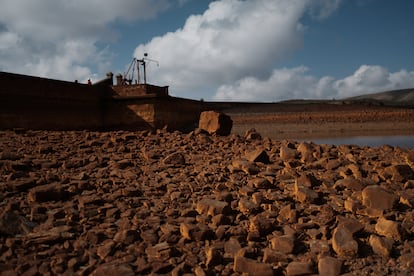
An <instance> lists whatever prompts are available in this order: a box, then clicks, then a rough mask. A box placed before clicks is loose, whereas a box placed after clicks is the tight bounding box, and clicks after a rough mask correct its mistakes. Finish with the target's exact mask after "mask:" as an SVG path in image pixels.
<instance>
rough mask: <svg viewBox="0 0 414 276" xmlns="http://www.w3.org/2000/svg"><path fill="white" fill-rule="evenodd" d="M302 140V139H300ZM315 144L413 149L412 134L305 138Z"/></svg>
mask: <svg viewBox="0 0 414 276" xmlns="http://www.w3.org/2000/svg"><path fill="white" fill-rule="evenodd" d="M302 141H303V140H302ZM305 141H308V142H309V141H311V142H314V143H315V144H328V145H337V146H339V145H357V146H361V147H362V146H368V147H380V146H383V145H389V146H393V147H401V148H410V149H414V136H405V135H402V136H355V137H335V138H323V139H306V140H305Z"/></svg>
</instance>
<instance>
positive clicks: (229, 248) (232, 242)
mask: <svg viewBox="0 0 414 276" xmlns="http://www.w3.org/2000/svg"><path fill="white" fill-rule="evenodd" d="M241 248H242V247H241V245H240V242H239V241H238V240H237V239H236V238H234V237H231V238H230V239H229V240H228V241H226V242H225V243H224V257H225V258H234V256H235V255H236V254H237V252H238V251H239V250H240V249H241Z"/></svg>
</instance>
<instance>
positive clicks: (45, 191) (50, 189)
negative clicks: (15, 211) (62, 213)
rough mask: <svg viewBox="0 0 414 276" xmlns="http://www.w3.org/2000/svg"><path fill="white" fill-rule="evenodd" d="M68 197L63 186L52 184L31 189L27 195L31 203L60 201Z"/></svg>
mask: <svg viewBox="0 0 414 276" xmlns="http://www.w3.org/2000/svg"><path fill="white" fill-rule="evenodd" d="M67 197H68V193H67V192H66V191H64V190H63V188H62V184H60V183H52V184H46V185H42V186H36V187H34V188H32V189H30V191H29V194H28V195H27V198H28V201H29V202H46V201H59V200H64V199H66V198H67Z"/></svg>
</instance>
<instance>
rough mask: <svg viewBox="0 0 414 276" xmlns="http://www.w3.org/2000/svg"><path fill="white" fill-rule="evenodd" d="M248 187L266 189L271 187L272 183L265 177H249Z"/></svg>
mask: <svg viewBox="0 0 414 276" xmlns="http://www.w3.org/2000/svg"><path fill="white" fill-rule="evenodd" d="M247 184H248V185H249V186H250V187H253V188H256V189H268V188H271V187H272V184H271V183H270V181H269V180H267V179H266V178H261V177H256V178H253V179H251V180H250V181H249V182H248V183H247Z"/></svg>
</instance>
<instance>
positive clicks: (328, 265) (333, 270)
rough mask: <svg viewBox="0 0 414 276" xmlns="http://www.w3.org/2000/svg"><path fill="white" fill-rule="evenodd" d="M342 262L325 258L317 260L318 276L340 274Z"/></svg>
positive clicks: (328, 257)
mask: <svg viewBox="0 0 414 276" xmlns="http://www.w3.org/2000/svg"><path fill="white" fill-rule="evenodd" d="M341 269H342V261H340V260H338V259H336V258H333V257H330V256H326V257H322V258H320V259H319V262H318V271H319V275H320V276H336V275H340V274H341Z"/></svg>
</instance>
